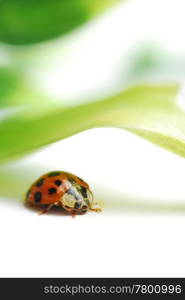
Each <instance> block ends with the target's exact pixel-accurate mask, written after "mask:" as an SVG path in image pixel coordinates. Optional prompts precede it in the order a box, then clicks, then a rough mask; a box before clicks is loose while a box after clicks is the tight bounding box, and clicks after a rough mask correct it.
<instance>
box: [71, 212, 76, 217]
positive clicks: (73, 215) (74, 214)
mask: <svg viewBox="0 0 185 300" xmlns="http://www.w3.org/2000/svg"><path fill="white" fill-rule="evenodd" d="M71 217H72V218H75V217H76V211H75V210H72V212H71Z"/></svg>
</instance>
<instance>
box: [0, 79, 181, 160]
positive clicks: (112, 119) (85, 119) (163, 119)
mask: <svg viewBox="0 0 185 300" xmlns="http://www.w3.org/2000/svg"><path fill="white" fill-rule="evenodd" d="M178 90H179V87H178V86H177V85H143V86H137V87H133V88H130V89H128V90H126V91H124V92H122V93H121V94H119V95H116V96H114V97H112V98H110V99H106V100H103V101H97V102H94V103H89V104H84V105H79V106H75V107H72V108H65V109H64V108H61V107H60V106H58V107H55V108H54V107H51V109H49V110H46V112H45V113H44V112H43V113H42V114H38V105H37V106H32V107H29V106H28V107H25V109H24V111H22V112H20V113H17V114H15V115H11V116H9V117H7V118H6V119H5V120H3V121H2V122H1V126H0V136H1V147H0V161H8V160H10V159H13V158H18V157H20V156H22V155H25V154H26V153H28V152H30V151H31V150H34V149H37V148H39V147H41V146H43V145H47V144H49V143H52V142H56V141H58V140H60V139H63V138H66V137H68V136H71V135H73V134H76V133H78V132H81V131H84V130H87V129H90V128H94V127H103V126H112V127H117V128H123V129H126V130H128V131H130V132H133V133H135V134H137V135H139V136H141V137H143V138H145V139H147V140H149V141H151V142H152V143H154V144H157V145H159V146H161V147H163V148H165V149H168V150H170V151H172V152H175V153H177V154H179V155H181V156H183V157H185V142H184V141H185V127H184V120H185V112H184V111H183V109H181V108H180V107H179V105H178V102H177V93H178Z"/></svg>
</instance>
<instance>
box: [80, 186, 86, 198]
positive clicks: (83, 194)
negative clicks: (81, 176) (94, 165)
mask: <svg viewBox="0 0 185 300" xmlns="http://www.w3.org/2000/svg"><path fill="white" fill-rule="evenodd" d="M81 193H82V196H83V197H84V198H87V189H86V188H85V187H84V186H81Z"/></svg>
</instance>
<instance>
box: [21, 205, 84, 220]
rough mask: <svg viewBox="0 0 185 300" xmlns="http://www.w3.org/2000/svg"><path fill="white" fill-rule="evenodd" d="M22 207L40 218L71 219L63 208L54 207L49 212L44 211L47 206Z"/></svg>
mask: <svg viewBox="0 0 185 300" xmlns="http://www.w3.org/2000/svg"><path fill="white" fill-rule="evenodd" d="M24 207H25V208H27V209H29V210H30V211H32V212H34V213H37V214H38V215H40V216H44V215H47V216H64V217H71V214H70V213H69V212H67V211H66V210H65V209H64V208H63V207H61V206H60V207H59V206H56V205H54V206H53V207H52V208H51V209H50V210H48V211H46V209H47V207H48V205H35V206H32V205H30V204H28V203H26V202H25V203H24ZM82 215H83V214H77V216H82Z"/></svg>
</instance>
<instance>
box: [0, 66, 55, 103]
mask: <svg viewBox="0 0 185 300" xmlns="http://www.w3.org/2000/svg"><path fill="white" fill-rule="evenodd" d="M23 77H24V75H23V74H21V72H20V71H19V72H18V71H17V70H15V69H13V68H10V67H0V108H8V107H12V106H13V107H18V106H21V105H26V104H28V103H29V104H31V105H33V104H34V103H37V102H38V101H40V100H44V103H45V102H48V101H49V99H45V98H43V96H42V95H40V94H39V93H38V92H36V91H34V90H33V88H32V87H31V86H30V84H29V82H27V81H26V80H24V78H23Z"/></svg>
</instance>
